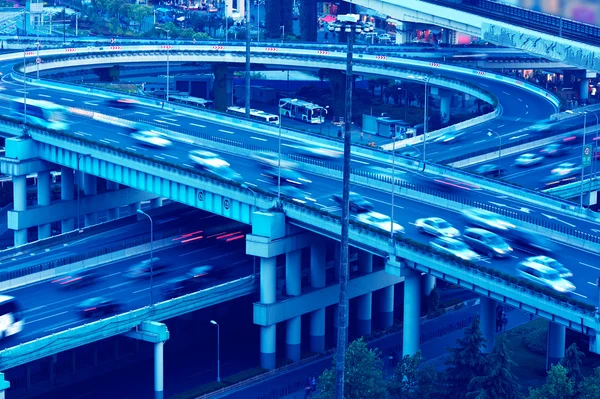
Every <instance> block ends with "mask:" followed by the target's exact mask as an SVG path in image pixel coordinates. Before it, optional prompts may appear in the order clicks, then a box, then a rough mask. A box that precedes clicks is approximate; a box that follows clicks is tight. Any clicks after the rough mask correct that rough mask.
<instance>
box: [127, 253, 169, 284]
mask: <svg viewBox="0 0 600 399" xmlns="http://www.w3.org/2000/svg"><path fill="white" fill-rule="evenodd" d="M166 268H167V264H166V263H165V262H163V261H161V260H160V258H156V257H155V258H154V260H153V262H152V265H150V259H144V260H143V261H141V262H138V263H136V264H135V265H133V266H131V267H130V268H129V269H127V271H126V272H125V273H124V275H125V277H129V278H135V279H138V278H150V272H151V271H152V273H153V275H154V276H158V275H160V274H163V273H165V272H166Z"/></svg>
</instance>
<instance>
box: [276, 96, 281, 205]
mask: <svg viewBox="0 0 600 399" xmlns="http://www.w3.org/2000/svg"><path fill="white" fill-rule="evenodd" d="M278 107H279V138H278V140H277V141H278V143H277V205H280V204H281V119H282V118H281V104H279V106H278Z"/></svg>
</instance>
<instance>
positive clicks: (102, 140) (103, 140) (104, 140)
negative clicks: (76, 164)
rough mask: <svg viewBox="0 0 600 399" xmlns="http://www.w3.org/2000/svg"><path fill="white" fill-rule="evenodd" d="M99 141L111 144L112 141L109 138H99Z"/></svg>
mask: <svg viewBox="0 0 600 399" xmlns="http://www.w3.org/2000/svg"><path fill="white" fill-rule="evenodd" d="M98 141H101V142H102V143H105V144H110V141H108V140H106V139H100V140H98Z"/></svg>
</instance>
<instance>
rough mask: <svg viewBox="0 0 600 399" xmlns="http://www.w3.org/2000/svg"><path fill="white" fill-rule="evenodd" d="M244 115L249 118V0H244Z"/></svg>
mask: <svg viewBox="0 0 600 399" xmlns="http://www.w3.org/2000/svg"><path fill="white" fill-rule="evenodd" d="M246 117H247V118H250V0H246Z"/></svg>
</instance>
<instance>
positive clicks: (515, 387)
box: [467, 338, 522, 399]
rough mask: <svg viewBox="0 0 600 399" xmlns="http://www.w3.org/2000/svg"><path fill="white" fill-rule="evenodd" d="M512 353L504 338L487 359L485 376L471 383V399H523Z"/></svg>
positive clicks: (469, 395)
mask: <svg viewBox="0 0 600 399" xmlns="http://www.w3.org/2000/svg"><path fill="white" fill-rule="evenodd" d="M511 353H512V352H511V351H510V350H508V348H507V347H506V338H502V339H501V340H500V342H498V343H497V344H496V346H495V347H494V351H493V352H492V353H491V354H490V355H489V356H488V357H487V358H486V367H485V369H486V371H485V375H483V376H481V377H475V378H473V379H472V380H471V382H470V383H469V390H470V391H471V392H469V393H468V394H467V398H469V399H496V398H503V399H519V398H521V397H522V395H521V392H520V389H521V386H520V385H519V382H518V378H517V377H516V376H515V375H514V374H513V373H512V371H511V368H512V367H513V366H516V363H515V362H513V361H512V360H510V355H511Z"/></svg>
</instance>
